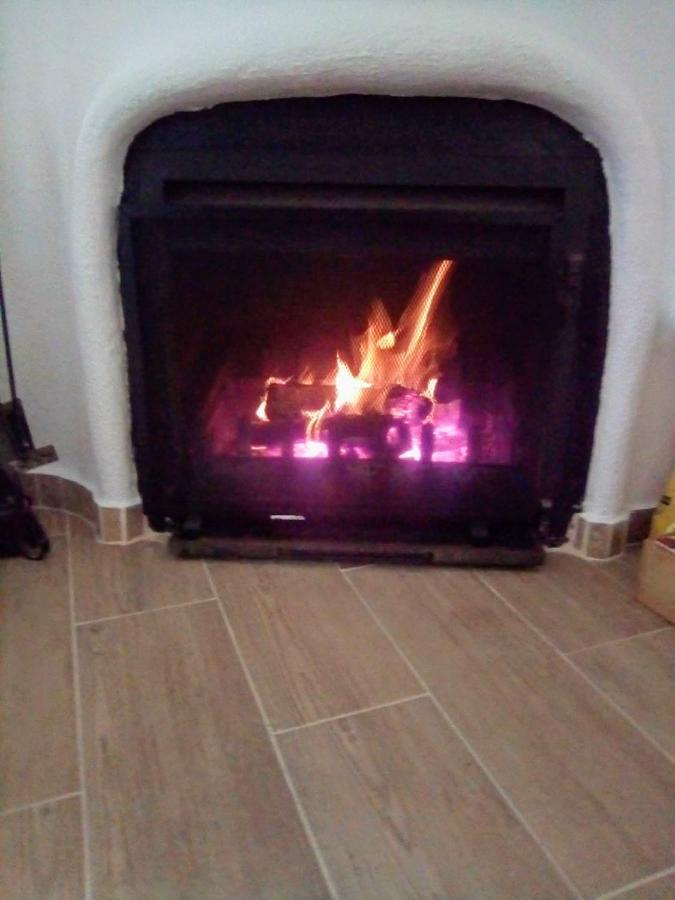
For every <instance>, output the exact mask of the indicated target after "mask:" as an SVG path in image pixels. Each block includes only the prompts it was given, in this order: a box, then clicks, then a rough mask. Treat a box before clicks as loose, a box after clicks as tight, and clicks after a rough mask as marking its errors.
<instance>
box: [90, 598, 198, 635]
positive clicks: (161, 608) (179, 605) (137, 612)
mask: <svg viewBox="0 0 675 900" xmlns="http://www.w3.org/2000/svg"><path fill="white" fill-rule="evenodd" d="M215 600H216V597H215V596H213V597H202V598H201V599H199V600H186V601H185V603H169V604H168V605H167V606H153V607H151V608H150V609H133V610H132V611H131V612H126V613H116V614H115V615H114V616H101V618H100V619H83V620H82V621H81V622H75V627H76V628H80V627H82V626H85V625H99V624H101V623H102V622H114V621H115V620H116V619H129V618H130V617H131V616H145V615H147V614H148V613H158V612H163V611H164V610H165V609H183V607H185V606H196V605H197V604H199V603H214V602H215Z"/></svg>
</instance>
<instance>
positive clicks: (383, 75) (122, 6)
mask: <svg viewBox="0 0 675 900" xmlns="http://www.w3.org/2000/svg"><path fill="white" fill-rule="evenodd" d="M0 17H1V19H0V41H2V47H1V48H0V50H1V62H0V67H1V68H0V79H1V83H0V121H1V122H2V140H1V141H0V177H1V178H2V191H1V192H0V254H1V258H2V267H3V277H4V284H5V293H6V297H7V302H8V306H9V311H10V315H11V324H12V330H13V336H14V347H15V357H16V360H15V361H16V367H17V375H18V379H19V385H20V392H21V395H22V398H23V400H24V403H25V405H26V408H27V411H28V415H29V418H30V422H31V424H32V427H33V430H34V434H35V438H36V440H37V441H39V442H51V443H54V444H55V445H56V447H57V449H58V451H59V455H60V462H59V463H57V464H55V467H56V468H55V471H60V472H61V473H62V474H64V475H67V476H68V477H73V478H75V479H77V480H79V481H81V482H83V483H85V484H87V485H89V486H90V487H92V489H93V490H94V493H95V495H96V498H97V499H98V501H99V502H100V503H104V504H107V505H112V506H117V505H119V506H123V505H126V504H129V503H132V502H134V501H135V500H136V499H137V495H136V487H135V476H134V468H133V463H132V459H131V451H130V442H129V410H128V390H127V384H126V368H125V355H124V343H123V338H122V318H121V309H120V302H119V292H118V273H117V267H116V257H115V227H116V226H115V210H116V206H117V203H118V200H119V195H120V191H121V187H122V166H123V162H124V156H125V153H126V150H127V148H128V145H129V142H130V141H131V139H132V138H133V136H134V134H136V133H137V132H138V131H139V130H140V129H141V128H143V127H144V126H145V125H147V124H149V123H150V122H151V121H153V120H154V119H156V118H157V117H158V116H161V115H165V114H168V113H171V112H173V111H175V110H179V109H195V108H199V107H203V106H210V105H213V104H215V103H219V102H225V101H228V100H245V99H259V98H270V97H283V96H306V95H329V94H338V93H345V92H359V93H377V94H411V95H424V94H426V95H449V96H451V95H456V96H459V95H462V96H476V97H487V98H495V99H497V98H510V99H515V100H521V101H525V102H530V103H534V104H537V105H539V106H542V107H544V108H546V109H549V110H551V111H552V112H554V113H556V114H558V115H559V116H561V117H562V118H564V119H566V120H567V121H569V122H570V123H571V124H573V125H575V126H576V127H577V128H578V129H579V130H580V131H581V132H582V133H583V134H584V135H585V136H586V137H587V139H588V140H590V141H591V142H592V143H594V144H595V146H596V147H597V148H598V150H599V151H600V154H601V156H602V159H603V164H604V168H605V174H606V177H607V183H608V189H609V196H610V218H611V236H612V285H611V303H610V306H611V311H610V332H609V344H608V352H607V358H606V364H605V373H604V378H603V387H602V397H601V406H600V412H599V415H598V420H597V426H596V433H595V443H594V452H593V460H592V465H591V472H590V475H589V481H588V486H587V493H586V503H585V509H586V512H587V515H588V517H589V518H591V519H594V520H597V521H611V520H613V519H615V518H617V517H619V516H621V515H622V514H623V513H625V511H626V510H627V509H629V508H630V507H636V506H646V505H651V504H653V503H654V501H655V500H656V498H657V497H658V496H659V494H660V491H661V488H662V483H663V479H664V476H665V474H666V472H667V470H668V468H669V467H670V466H671V465H672V464H673V462H675V435H674V433H673V421H674V420H675V387H674V386H675V240H673V238H674V235H675V164H674V160H675V117H674V116H673V108H675V68H674V67H673V64H672V48H673V46H675V4H674V3H673V2H672V0H640V2H638V0H612V2H608V0H546V2H545V3H542V2H541V0H483V2H481V3H476V2H475V0H461V2H460V0H415V2H410V0H405V2H403V0H402V2H398V0H335V2H333V0H305V2H299V0H274V2H270V3H266V4H265V3H260V2H257V0H191V2H187V0H115V2H109V0H86V2H85V0H42V2H40V0H21V2H18V0H4V2H2V3H0Z"/></svg>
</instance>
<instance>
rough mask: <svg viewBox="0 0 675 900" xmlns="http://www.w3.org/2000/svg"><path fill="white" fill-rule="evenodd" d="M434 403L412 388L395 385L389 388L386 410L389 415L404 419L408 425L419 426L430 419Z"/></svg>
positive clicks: (385, 403)
mask: <svg viewBox="0 0 675 900" xmlns="http://www.w3.org/2000/svg"><path fill="white" fill-rule="evenodd" d="M433 406H434V404H433V401H431V400H430V399H429V398H428V397H425V396H424V394H420V393H418V392H417V391H414V390H412V388H407V387H403V385H401V384H395V385H394V386H393V387H391V388H389V391H388V392H387V397H386V400H385V401H384V408H385V410H386V411H387V413H389V415H391V416H394V418H396V419H403V421H404V422H407V424H408V425H419V424H420V423H421V422H424V420H425V419H426V418H428V416H429V414H430V413H431V410H432V409H433Z"/></svg>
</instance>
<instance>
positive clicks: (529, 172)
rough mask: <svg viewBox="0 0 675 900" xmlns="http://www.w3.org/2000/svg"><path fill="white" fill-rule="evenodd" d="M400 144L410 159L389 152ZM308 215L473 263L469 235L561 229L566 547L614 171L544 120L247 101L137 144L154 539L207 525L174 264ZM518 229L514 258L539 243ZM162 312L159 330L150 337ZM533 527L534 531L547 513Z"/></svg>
mask: <svg viewBox="0 0 675 900" xmlns="http://www.w3.org/2000/svg"><path fill="white" fill-rule="evenodd" d="M317 123H322V125H323V126H324V127H323V128H322V129H318V128H317ZM312 126H314V127H312ZM359 126H361V127H359ZM392 142H394V145H395V146H396V148H397V152H396V153H391V152H390V153H387V147H389V149H391V145H392ZM299 210H301V211H302V215H303V220H304V221H305V222H309V223H312V221H313V222H314V227H315V228H316V227H317V226H318V225H321V224H322V223H323V224H324V226H325V224H326V222H329V223H330V221H331V216H332V217H333V220H334V221H335V223H336V224H335V229H334V231H333V232H332V234H333V240H339V236H340V233H341V232H340V228H341V227H342V233H345V231H344V222H345V220H346V219H348V218H349V216H350V215H352V216H354V215H356V216H357V217H358V216H359V215H360V216H362V217H363V216H364V215H366V217H368V216H370V217H373V216H374V217H376V218H377V216H383V215H384V216H386V215H387V214H389V215H391V216H394V217H396V216H398V217H400V216H404V217H405V216H407V217H409V218H410V219H411V220H412V221H415V222H416V223H417V227H424V223H428V222H429V221H430V217H431V219H433V218H434V216H436V217H440V218H441V219H442V221H443V222H444V223H445V227H446V230H447V229H450V230H452V228H453V227H454V226H461V228H460V229H458V230H457V239H458V240H460V236H461V235H462V234H464V236H465V238H466V239H467V244H466V247H465V252H471V247H470V243H471V239H470V229H471V228H472V227H476V228H479V229H483V232H482V233H483V236H484V235H485V228H486V226H488V225H489V224H492V225H494V226H495V227H500V226H501V225H503V224H507V223H510V224H511V225H512V226H516V225H517V223H518V222H521V223H526V227H527V229H530V231H529V232H528V233H529V234H534V233H535V232H534V231H533V230H532V229H536V228H537V227H540V228H541V229H544V230H545V231H546V240H547V242H548V248H549V254H548V255H549V261H550V273H551V280H552V284H555V286H556V287H555V290H556V298H555V299H556V303H557V304H558V306H559V307H560V309H561V310H562V311H563V315H562V325H561V328H560V329H559V331H558V333H557V339H556V341H555V343H554V345H553V346H552V348H551V365H550V367H549V372H550V381H549V383H548V384H547V385H544V386H542V390H543V391H545V392H546V395H547V397H548V398H549V405H550V408H551V409H552V410H554V411H555V414H553V415H549V416H548V417H547V418H546V420H545V422H544V423H543V430H542V441H543V443H544V445H545V450H544V452H543V453H542V454H541V468H540V470H539V472H538V476H537V478H536V490H537V494H538V499H539V500H540V501H541V502H542V503H543V506H544V507H545V509H546V525H545V527H546V530H547V534H546V535H545V537H546V539H547V540H548V542H549V543H558V542H560V540H561V539H562V537H563V535H564V532H565V529H566V526H567V523H568V521H569V518H570V516H571V514H572V512H573V510H574V509H575V508H576V506H577V504H578V503H579V502H580V500H581V498H582V496H583V490H584V486H585V479H586V473H587V469H588V463H589V458H590V450H591V445H592V431H593V422H594V419H595V413H596V410H597V403H598V397H599V387H600V378H601V373H602V360H603V358H604V342H605V336H606V323H607V306H608V273H609V238H608V228H607V200H606V191H605V184H604V178H603V176H602V170H601V164H600V160H599V157H598V154H597V152H596V151H595V150H594V148H592V147H591V145H589V144H588V143H587V142H585V141H584V140H583V139H582V138H581V136H580V135H578V133H577V132H576V131H574V129H572V128H571V127H570V126H568V125H566V124H565V123H563V122H561V121H560V120H559V119H557V118H556V117H554V116H552V115H550V114H549V113H546V112H544V111H542V110H539V109H536V108H534V107H529V106H525V105H523V104H517V103H510V102H508V101H503V102H490V101H479V100H454V99H431V98H377V97H337V98H328V99H322V100H308V99H301V100H284V101H266V102H258V103H250V104H232V105H227V106H222V107H216V108H214V109H213V110H209V111H200V112H198V113H180V114H176V115H175V116H171V117H168V118H167V119H163V120H160V121H159V122H156V123H154V124H153V125H151V126H150V127H149V128H148V129H146V130H145V131H144V132H142V133H141V134H140V135H139V136H138V137H137V138H136V140H135V141H134V143H133V145H132V147H131V149H130V152H129V155H128V157H127V164H126V170H125V191H124V196H123V200H122V203H121V206H120V222H119V226H120V227H119V259H120V269H121V285H122V297H123V303H124V315H125V333H126V339H127V345H128V349H129V375H130V389H131V403H132V420H133V443H134V449H135V454H136V462H137V466H138V473H139V486H140V490H141V494H142V497H143V501H144V508H145V510H146V513H147V514H148V516H149V518H150V520H151V522H152V524H153V525H154V527H158V528H159V527H168V528H173V529H176V528H180V527H183V526H184V525H185V523H186V522H187V523H189V522H194V521H195V520H199V519H200V518H202V517H203V514H204V511H203V510H202V509H200V507H199V502H198V501H197V502H195V498H194V494H193V492H192V490H191V484H190V478H189V473H188V468H187V467H186V465H185V458H184V448H185V436H184V435H183V434H182V433H181V428H182V423H181V422H180V421H178V420H177V419H176V416H175V410H176V408H177V404H176V398H175V396H172V389H173V386H172V378H171V360H170V359H169V358H168V357H167V352H168V346H169V342H168V341H167V334H166V331H165V330H164V329H165V328H166V323H165V322H163V320H162V316H161V303H162V285H163V283H165V281H166V279H167V278H169V277H170V269H171V254H172V252H174V251H175V248H176V247H177V246H185V242H186V241H188V242H189V241H190V240H194V241H195V242H196V243H197V244H199V245H200V246H205V245H207V244H208V243H209V241H211V242H215V243H216V244H218V243H220V246H222V234H223V229H224V230H225V232H226V233H227V234H228V239H229V240H230V241H231V240H232V239H233V233H234V232H233V230H232V226H233V222H236V223H237V227H238V228H239V229H240V230H241V228H244V229H246V228H247V227H250V228H254V229H255V228H256V227H258V228H259V227H261V223H263V222H264V223H266V226H262V227H271V228H274V229H276V233H277V240H281V241H282V243H283V240H292V235H291V232H292V228H291V227H290V226H291V225H292V223H293V222H294V221H297V213H298V211H299ZM312 217H314V219H312ZM340 223H342V226H341V225H340ZM437 224H438V223H437V222H436V226H437ZM329 227H330V226H329ZM514 230H515V232H516V233H515V236H514V246H513V252H514V253H516V252H517V248H518V247H521V248H523V247H524V246H526V243H527V241H526V239H525V240H523V235H520V236H518V234H517V228H516V229H514V228H513V227H512V229H511V231H512V233H513V232H514ZM305 233H306V235H309V234H310V232H308V231H306V232H305ZM501 234H502V237H503V235H504V234H505V232H504V231H503V229H502V232H501ZM191 235H193V237H192V238H191V237H190V236H191ZM428 237H429V238H431V232H430V233H429V236H428ZM445 246H446V248H447V240H446V244H445ZM282 249H283V248H282ZM148 251H149V253H148ZM150 257H151V259H152V265H151V266H150V267H148V265H147V260H148V258H150ZM148 305H149V306H150V307H151V308H152V310H151V315H150V318H151V319H152V321H153V322H154V323H155V327H154V329H149V328H148V327H147V325H144V315H147V313H148V311H149V308H148ZM146 322H147V319H146ZM151 331H152V332H153V333H151ZM151 397H152V398H153V402H152V403H149V402H148V399H149V398H151ZM158 400H159V402H157V401H158ZM525 506H527V503H526V504H525ZM527 515H528V516H530V519H529V521H528V527H530V528H531V527H532V524H533V521H534V519H535V518H536V515H534V516H533V513H532V511H531V510H530V509H529V508H528V513H527ZM211 522H212V524H213V525H214V527H217V525H218V523H217V522H215V520H214V519H213V517H212V518H211ZM214 522H215V524H214ZM224 524H225V523H223V522H221V523H220V525H221V526H222V525H224Z"/></svg>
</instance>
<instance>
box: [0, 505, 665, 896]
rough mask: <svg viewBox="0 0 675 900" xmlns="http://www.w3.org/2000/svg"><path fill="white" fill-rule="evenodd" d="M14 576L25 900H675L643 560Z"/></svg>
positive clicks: (11, 765) (77, 570)
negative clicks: (642, 596)
mask: <svg viewBox="0 0 675 900" xmlns="http://www.w3.org/2000/svg"><path fill="white" fill-rule="evenodd" d="M46 520H47V525H48V528H49V529H50V532H51V534H52V536H53V550H52V554H51V556H50V557H49V559H48V560H46V561H45V562H42V563H31V562H24V561H19V560H3V561H0V596H1V601H0V624H1V632H0V697H1V698H2V712H1V719H0V726H1V728H0V774H1V781H0V897H1V898H2V900H12V898H22V900H26V898H39V900H41V898H52V897H54V898H56V897H58V898H67V900H70V898H77V897H80V896H85V897H88V898H89V897H96V898H106V900H107V898H134V900H135V898H148V900H163V898H196V900H202V898H212V897H213V898H216V897H217V898H225V897H227V898H230V897H231V898H237V900H247V898H275V900H276V898H289V900H296V898H304V897H306V898H321V897H345V898H377V900H380V898H387V900H388V898H409V897H420V898H432V897H433V898H456V897H457V898H460V897H461V898H469V900H474V898H481V900H482V898H500V900H501V898H517V900H527V898H537V900H546V898H558V897H622V898H625V900H648V898H667V897H673V898H675V768H674V767H673V756H674V755H675V691H674V690H673V687H674V684H673V672H674V667H675V628H673V627H671V626H669V625H668V624H667V623H666V622H664V621H663V620H661V619H659V618H658V617H657V616H655V615H653V614H652V613H651V612H649V611H648V610H646V609H645V608H643V607H641V606H639V605H638V604H636V603H635V602H634V600H633V599H632V586H633V582H634V578H635V557H632V558H631V557H629V558H628V559H624V560H621V561H616V562H612V563H604V564H601V563H598V564H591V563H587V562H584V561H582V560H580V559H577V558H574V557H571V556H565V555H561V554H559V553H557V554H553V555H551V556H550V558H549V560H548V562H547V564H546V566H545V567H544V568H542V569H540V570H538V571H536V572H501V571H500V572H496V571H494V572H489V571H482V572H469V571H460V570H457V569H445V570H441V569H438V570H432V569H406V568H389V567H377V566H364V567H357V568H354V569H346V570H340V569H339V568H338V567H337V566H333V565H327V564H326V565H318V564H317V565H311V564H306V565H300V564H290V563H289V564H265V563H253V564H249V563H225V562H215V563H209V564H208V565H206V564H204V563H201V562H196V561H176V560H172V559H169V558H168V557H167V556H166V552H165V550H164V547H163V544H162V543H160V542H158V541H154V542H139V543H137V544H135V545H132V546H130V547H126V548H125V547H110V546H107V547H104V546H102V545H98V544H96V543H95V542H94V540H93V536H92V533H91V530H90V529H89V526H88V525H86V524H85V523H84V522H83V521H82V520H80V519H78V518H77V517H74V516H68V515H65V514H59V513H49V514H46Z"/></svg>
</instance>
